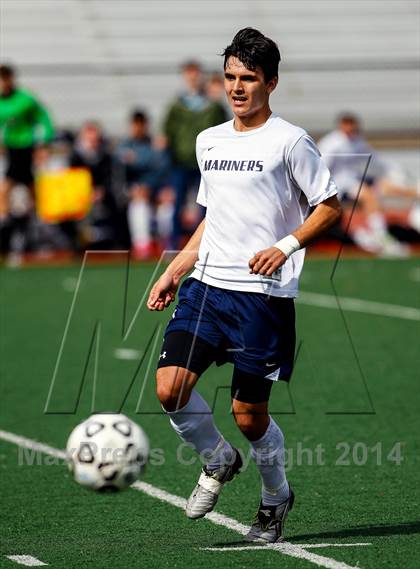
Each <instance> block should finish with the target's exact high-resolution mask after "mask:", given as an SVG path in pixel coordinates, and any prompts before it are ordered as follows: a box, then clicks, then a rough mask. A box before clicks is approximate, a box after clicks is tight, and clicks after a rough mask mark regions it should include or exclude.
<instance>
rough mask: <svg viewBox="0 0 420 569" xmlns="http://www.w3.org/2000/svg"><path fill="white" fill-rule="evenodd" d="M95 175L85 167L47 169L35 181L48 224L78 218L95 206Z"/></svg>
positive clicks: (42, 215)
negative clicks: (93, 201) (93, 177)
mask: <svg viewBox="0 0 420 569" xmlns="http://www.w3.org/2000/svg"><path fill="white" fill-rule="evenodd" d="M92 189H93V188H92V176H91V174H90V172H89V170H86V169H85V168H68V169H66V170H60V171H58V172H43V173H41V174H39V176H37V178H36V180H35V195H36V210H37V214H38V217H39V218H40V219H42V221H45V222H46V223H60V222H62V221H77V220H79V219H83V218H84V217H86V215H87V214H88V213H89V211H90V209H91V206H92Z"/></svg>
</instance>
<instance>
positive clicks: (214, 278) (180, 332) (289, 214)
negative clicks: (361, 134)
mask: <svg viewBox="0 0 420 569" xmlns="http://www.w3.org/2000/svg"><path fill="white" fill-rule="evenodd" d="M224 58H225V59H224V69H225V89H226V93H227V97H228V100H229V104H230V106H231V108H232V111H233V114H234V119H233V120H231V121H229V122H226V123H224V124H222V125H219V126H216V127H213V128H209V129H207V130H205V131H203V132H202V133H201V134H200V135H199V136H198V137H197V160H198V163H199V165H200V170H201V176H202V177H201V184H200V189H199V193H198V198H197V201H198V202H199V203H200V204H202V205H203V206H205V207H206V208H207V212H206V217H205V219H204V220H203V221H202V223H201V224H200V226H199V227H198V229H197V231H196V232H195V233H194V235H193V236H192V238H191V240H190V241H189V243H188V244H187V246H186V247H185V248H184V249H183V250H182V251H181V252H180V253H179V254H178V256H177V257H176V258H175V259H174V260H173V261H172V263H171V264H170V265H169V267H168V268H167V270H166V271H165V272H164V273H163V275H162V276H161V277H160V279H159V280H158V281H157V282H156V284H155V285H154V287H153V288H152V290H151V293H150V296H149V300H148V308H149V309H150V310H163V309H164V308H166V307H167V306H169V304H170V303H171V302H172V301H173V300H174V299H175V294H176V291H177V288H178V285H179V282H180V279H181V278H182V276H183V275H185V274H186V273H188V272H189V271H190V269H192V268H193V266H195V270H194V272H193V273H192V275H191V278H188V279H187V280H186V281H185V282H184V283H183V285H182V287H181V289H180V293H179V303H178V306H177V308H176V310H175V312H174V314H173V317H172V319H171V321H170V323H169V324H168V326H167V329H166V332H165V339H164V344H163V348H162V352H161V356H160V359H159V365H158V367H159V369H158V371H157V394H158V397H159V399H160V401H161V403H162V406H163V408H164V409H165V410H166V412H167V414H168V416H169V418H170V423H171V425H172V426H173V428H174V429H175V431H176V432H177V433H178V434H179V435H180V437H181V438H182V439H183V440H184V441H188V442H189V443H191V444H192V445H193V447H194V448H195V449H196V451H197V452H198V453H200V454H202V455H203V456H205V459H206V464H205V466H204V468H203V470H202V473H201V475H200V478H199V480H198V484H197V486H196V487H195V489H194V490H193V492H192V494H191V496H190V498H189V500H188V503H187V509H186V513H187V516H188V517H190V518H199V517H202V516H204V515H205V514H206V513H207V512H210V511H211V510H212V509H213V508H214V506H215V504H216V501H217V498H218V495H219V494H220V491H221V489H222V487H223V485H224V484H225V483H226V482H227V481H229V480H231V479H232V478H233V476H234V475H235V474H236V473H237V472H238V471H239V469H240V467H241V458H240V455H239V453H238V451H237V450H236V449H234V448H233V447H232V446H231V445H230V444H229V443H228V442H227V441H226V440H225V439H224V438H223V436H222V435H221V434H220V432H219V431H218V430H217V428H216V426H215V424H214V422H213V417H212V414H211V411H210V409H209V407H208V405H207V403H206V402H205V401H204V400H203V399H202V397H201V396H200V395H199V394H198V392H197V391H195V390H194V385H195V384H196V382H197V380H198V379H199V377H200V376H201V374H202V373H203V372H204V371H205V370H206V369H207V368H208V367H209V366H210V364H211V363H212V362H214V361H216V362H217V363H218V364H220V363H223V362H226V361H230V362H232V363H233V364H234V369H233V378H232V390H231V395H232V410H233V414H234V417H235V420H236V423H237V425H238V427H239V429H240V430H241V431H242V433H243V434H244V435H245V437H246V438H247V439H248V440H249V441H250V443H251V447H252V450H251V452H252V457H253V458H254V459H255V461H256V464H257V467H258V469H259V471H260V474H261V478H262V497H261V503H260V508H259V511H258V515H257V517H256V519H255V522H254V523H253V525H252V527H251V529H250V531H249V533H248V536H247V539H248V540H250V541H254V540H257V541H261V540H262V541H266V542H275V541H277V540H278V539H281V536H282V532H283V524H284V521H285V519H286V516H287V514H288V512H289V510H290V509H291V508H292V505H293V500H294V495H293V492H292V490H291V488H290V486H289V484H288V481H287V479H286V475H285V469H284V457H283V455H284V438H283V433H282V431H281V430H280V428H279V426H278V425H277V424H276V423H275V422H274V421H273V419H272V418H271V417H270V415H269V414H268V399H269V395H270V390H271V386H272V384H273V381H275V380H278V379H285V380H287V379H289V378H290V375H291V372H292V365H293V356H294V346H295V326H294V305H293V298H294V297H296V296H297V284H298V278H299V274H300V272H301V270H302V265H303V258H304V254H305V253H304V249H303V247H305V245H306V244H307V243H308V242H309V241H311V240H312V239H314V238H316V237H318V236H319V235H321V234H322V233H323V232H324V231H325V230H327V229H328V228H329V227H331V226H332V225H333V224H334V223H335V222H336V221H337V219H338V217H339V214H340V205H339V202H338V201H337V197H336V193H337V189H336V187H335V184H334V182H333V181H332V180H331V177H330V173H329V171H328V169H327V168H326V166H325V165H324V164H323V162H322V160H321V158H320V154H319V152H318V150H317V148H316V146H315V144H314V142H313V141H312V139H311V138H309V136H308V135H307V134H306V132H305V131H304V130H302V129H301V128H298V127H296V126H293V125H292V124H290V123H287V122H286V121H284V120H283V119H281V118H280V117H279V116H277V115H274V114H273V113H272V112H271V110H270V106H269V98H270V94H271V93H272V92H273V90H274V89H275V87H276V85H277V80H278V64H279V61H280V53H279V50H278V48H277V45H276V44H275V43H274V42H273V41H272V40H271V39H269V38H267V37H265V36H264V35H263V34H261V33H260V32H259V31H257V30H254V29H252V28H246V29H243V30H241V31H240V32H238V33H237V34H236V36H235V37H234V39H233V42H232V44H231V45H229V46H228V47H227V48H226V50H225V52H224ZM310 206H313V207H314V208H315V209H314V211H313V213H312V214H311V215H310V216H309V217H307V218H306V216H307V213H308V210H309V207H310ZM197 251H198V253H197Z"/></svg>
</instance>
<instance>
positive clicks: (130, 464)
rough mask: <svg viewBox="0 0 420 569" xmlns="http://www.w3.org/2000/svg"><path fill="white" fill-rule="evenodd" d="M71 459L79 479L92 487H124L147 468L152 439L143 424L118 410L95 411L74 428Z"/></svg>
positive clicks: (70, 444) (95, 488)
mask: <svg viewBox="0 0 420 569" xmlns="http://www.w3.org/2000/svg"><path fill="white" fill-rule="evenodd" d="M66 454H67V461H68V465H69V469H70V471H71V472H72V473H73V476H74V479H75V481H76V482H78V483H79V484H81V485H82V486H86V487H87V488H91V489H92V490H99V491H102V490H122V489H124V488H127V487H128V486H130V485H131V484H132V483H133V482H135V480H137V478H138V477H139V476H140V475H141V473H142V472H143V470H144V468H145V465H146V462H147V459H148V456H149V440H148V438H147V436H146V434H145V432H144V431H143V429H142V428H141V427H139V425H137V424H136V423H134V422H133V421H131V420H130V419H129V418H128V417H126V416H125V415H121V414H116V413H101V414H95V415H91V416H90V417H89V418H88V419H86V421H83V423H80V424H79V425H77V427H76V428H75V429H74V430H73V431H72V432H71V434H70V437H69V440H68V441H67V447H66Z"/></svg>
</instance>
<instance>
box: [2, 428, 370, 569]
mask: <svg viewBox="0 0 420 569" xmlns="http://www.w3.org/2000/svg"><path fill="white" fill-rule="evenodd" d="M0 439H3V440H5V441H8V442H10V443H13V444H15V445H18V446H20V447H24V448H30V449H32V450H36V451H39V452H42V453H44V454H49V455H51V456H55V457H58V458H65V456H66V455H65V452H64V451H62V450H59V449H56V448H53V447H50V446H48V445H45V444H43V443H39V442H37V441H34V440H32V439H28V438H26V437H22V436H19V435H16V434H14V433H9V432H7V431H2V430H0ZM132 488H134V489H135V490H140V491H141V492H144V493H145V494H147V495H148V496H151V497H152V498H157V499H158V500H161V501H162V502H166V503H168V504H172V505H173V506H175V507H177V508H181V509H182V510H184V509H185V504H186V500H185V498H181V497H180V496H175V495H174V494H170V493H169V492H166V490H162V489H161V488H157V487H156V486H152V484H148V483H147V482H135V483H134V484H133V485H132ZM205 519H206V520H208V521H210V522H212V523H214V524H216V525H220V526H223V527H225V528H228V529H230V530H232V531H235V532H237V533H239V534H240V535H246V534H247V533H248V529H249V527H248V526H246V525H244V524H241V523H240V522H238V521H237V520H234V519H233V518H229V517H228V516H225V515H223V514H219V513H217V512H211V513H210V514H207V516H206V518H205ZM305 547H306V546H305ZM265 549H271V550H274V551H278V552H279V553H283V555H288V556H289V557H295V558H297V559H303V560H305V561H309V562H310V563H313V564H314V565H317V566H318V567H325V568H326V569H360V567H354V566H353V565H347V563H343V562H342V561H336V560H335V559H331V558H330V557H325V556H323V555H318V554H316V553H311V552H310V551H306V549H304V547H303V546H300V545H294V544H293V543H289V542H287V541H284V542H281V543H269V544H267V545H266V546H265Z"/></svg>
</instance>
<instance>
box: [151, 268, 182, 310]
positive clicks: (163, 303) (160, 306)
mask: <svg viewBox="0 0 420 569" xmlns="http://www.w3.org/2000/svg"><path fill="white" fill-rule="evenodd" d="M179 280H180V279H179V277H176V276H175V275H172V274H170V273H166V272H165V273H163V275H162V276H161V277H160V278H159V280H157V281H156V283H155V284H154V285H153V287H152V290H151V291H150V294H149V299H148V301H147V308H148V309H149V310H164V309H165V308H167V307H168V306H169V305H170V304H171V302H173V301H174V300H175V295H176V291H177V290H178V286H179Z"/></svg>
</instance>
